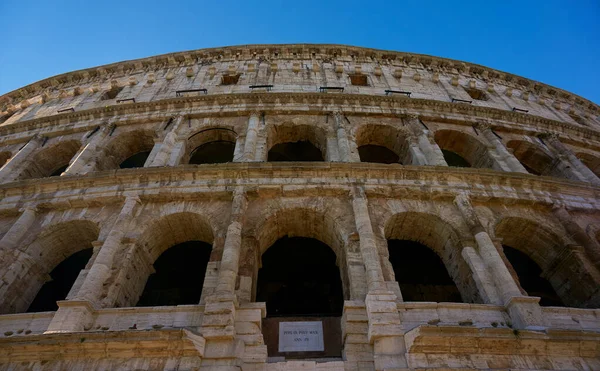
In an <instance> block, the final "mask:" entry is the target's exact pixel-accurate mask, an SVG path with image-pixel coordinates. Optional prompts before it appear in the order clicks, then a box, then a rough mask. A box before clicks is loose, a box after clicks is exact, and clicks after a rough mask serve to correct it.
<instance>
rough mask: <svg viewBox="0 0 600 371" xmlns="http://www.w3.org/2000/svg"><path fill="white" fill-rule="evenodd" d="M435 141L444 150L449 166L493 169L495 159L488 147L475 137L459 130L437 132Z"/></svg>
mask: <svg viewBox="0 0 600 371" xmlns="http://www.w3.org/2000/svg"><path fill="white" fill-rule="evenodd" d="M434 140H435V142H436V143H437V145H438V146H439V147H440V149H441V150H442V153H443V154H444V159H445V160H446V162H447V163H448V166H455V167H476V168H490V169H491V168H492V166H493V159H492V157H491V156H490V154H489V152H488V149H487V146H486V145H485V144H484V143H483V142H481V141H480V140H479V139H478V138H476V137H474V136H473V135H470V134H467V133H465V132H462V131H458V130H447V129H442V130H437V131H436V132H435V135H434Z"/></svg>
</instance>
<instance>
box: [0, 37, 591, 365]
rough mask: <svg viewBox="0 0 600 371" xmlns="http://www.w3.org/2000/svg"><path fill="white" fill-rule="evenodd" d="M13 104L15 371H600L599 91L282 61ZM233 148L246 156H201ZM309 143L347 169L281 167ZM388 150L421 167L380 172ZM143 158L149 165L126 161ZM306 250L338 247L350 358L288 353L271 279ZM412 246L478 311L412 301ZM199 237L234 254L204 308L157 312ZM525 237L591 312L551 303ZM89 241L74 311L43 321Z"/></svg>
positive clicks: (277, 54)
mask: <svg viewBox="0 0 600 371" xmlns="http://www.w3.org/2000/svg"><path fill="white" fill-rule="evenodd" d="M237 74H239V75H240V76H239V80H238V82H237V84H234V85H223V84H222V82H223V79H222V78H223V76H230V75H237ZM355 75H360V76H363V77H366V80H367V83H368V86H356V85H352V83H351V77H353V76H355ZM250 85H272V87H271V88H269V89H268V90H267V89H266V88H251V87H250ZM321 87H343V88H344V90H343V92H342V91H340V90H331V89H329V90H328V89H324V91H323V92H320V91H319V89H320V88H321ZM194 89H207V90H206V92H204V91H192V92H189V91H188V92H184V90H194ZM386 90H388V92H386ZM390 91H396V92H390ZM399 91H402V92H410V97H409V96H407V95H406V94H403V93H398V92H399ZM115 93H116V95H115ZM482 95H484V96H485V99H476V98H482ZM465 101H467V102H465ZM469 102H470V103H469ZM0 110H1V111H2V116H1V118H0V121H2V123H1V124H0V161H4V165H3V166H2V168H1V169H0V182H1V184H0V192H1V195H2V201H1V202H0V277H1V280H0V311H1V313H2V315H0V343H1V344H2V345H1V346H0V369H2V370H3V369H6V370H9V369H10V370H13V369H45V370H54V369H107V370H108V369H168V370H171V369H180V370H182V369H190V370H192V369H214V370H224V371H225V370H234V369H235V370H239V369H240V368H241V369H244V370H257V371H258V370H262V371H264V370H282V371H283V370H297V369H336V370H341V369H345V370H357V371H358V370H384V369H507V368H511V369H536V370H548V369H555V370H558V369H600V361H599V359H600V309H598V308H600V271H599V269H600V245H599V244H600V241H599V237H600V216H599V214H598V210H599V209H600V201H599V197H598V196H599V193H600V188H598V187H599V185H600V179H599V178H598V175H599V174H598V164H599V163H600V154H599V153H600V121H599V119H598V112H599V110H598V106H596V105H595V104H593V103H591V102H589V101H586V100H584V99H583V98H580V97H577V96H574V95H572V94H570V93H568V92H564V91H561V90H559V89H556V88H553V87H549V86H546V85H543V84H540V83H537V82H533V81H529V80H526V79H524V78H521V77H517V76H513V75H510V74H506V73H503V72H499V71H494V70H491V69H487V68H485V67H481V66H476V65H472V64H467V63H463V62H457V61H451V60H444V59H440V58H436V57H429V56H421V55H410V54H405V53H396V52H387V51H377V50H370V49H362V48H354V47H344V46H329V45H281V46H272V45H269V46H247V47H231V48H222V49H210V50H199V51H194V52H186V53H176V54H170V55H165V56H157V57H152V58H147V59H143V60H136V61H129V62H122V63H117V64H114V65H109V66H103V67H99V68H95V69H88V70H83V71H76V72H72V73H69V74H65V75H61V76H57V77H53V78H50V79H47V80H43V81H40V82H38V83H35V84H32V85H30V86H27V87H24V88H22V89H19V90H17V91H15V92H11V93H8V94H6V95H4V96H2V97H0ZM524 110H527V112H524ZM218 140H226V141H232V142H235V150H234V154H233V160H232V162H230V163H226V164H212V165H189V164H188V162H189V159H190V155H191V153H192V151H193V150H194V149H196V148H197V147H198V146H200V145H202V144H205V143H210V142H213V141H218ZM301 140H302V141H310V142H311V143H312V144H314V145H315V146H316V147H317V148H318V149H319V150H320V151H321V153H322V155H323V158H324V159H325V161H324V162H305V163H300V162H298V163H270V162H267V161H266V160H267V156H268V151H269V149H271V148H272V147H273V146H274V145H276V144H279V143H285V142H296V141H301ZM367 144H374V145H380V146H384V147H387V148H388V149H390V150H391V151H393V152H394V153H396V155H398V157H399V159H400V161H399V162H400V163H399V164H389V165H385V164H376V163H361V162H360V156H359V152H358V148H359V147H360V146H362V145H367ZM442 150H449V151H452V152H455V153H457V154H459V155H461V156H462V157H463V158H464V159H466V160H467V161H468V162H469V163H470V164H471V166H472V167H471V168H456V167H448V166H447V163H446V160H445V158H444V156H443V154H442ZM139 152H150V155H149V157H148V159H147V160H146V163H145V164H144V167H143V168H136V169H119V164H120V163H121V162H122V161H123V160H125V159H127V158H128V157H130V156H131V155H134V154H136V153H139ZM63 167H66V168H65V170H64V171H63V172H62V174H61V175H60V176H52V177H49V175H51V174H53V173H54V172H56V171H57V170H59V169H61V168H63ZM529 171H531V172H536V173H539V174H541V176H537V175H532V174H530V173H529ZM284 236H301V237H311V238H316V239H318V240H320V241H322V242H324V243H326V244H327V245H328V246H329V247H331V249H332V250H333V251H334V252H335V254H336V257H337V263H336V264H337V266H338V267H339V269H340V275H341V279H342V283H343V290H344V299H345V304H344V313H343V316H342V318H341V319H340V321H341V328H342V344H343V352H342V356H341V358H340V359H326V360H319V362H316V361H315V360H313V359H310V360H303V361H302V360H300V361H299V360H295V361H290V360H287V361H285V360H282V359H268V357H267V349H266V345H265V340H264V338H263V334H262V331H261V326H262V325H261V324H262V318H264V317H265V316H266V315H267V313H266V312H265V305H264V303H257V302H255V298H256V281H257V274H258V269H259V268H260V264H261V255H262V253H264V252H265V251H266V250H267V249H268V248H269V247H270V246H271V245H272V244H273V243H274V242H275V241H277V240H278V239H279V238H281V237H284ZM388 239H405V240H412V241H417V242H420V243H422V244H424V245H426V246H427V247H429V248H430V249H432V250H433V251H434V252H435V253H436V254H437V255H438V256H439V257H440V258H441V259H442V261H443V263H444V265H445V267H446V269H447V270H448V273H449V274H450V276H451V278H452V280H453V281H454V283H455V284H456V286H457V288H458V290H459V292H460V295H461V297H462V301H463V303H433V302H405V301H404V300H403V298H402V292H401V290H400V287H399V285H398V283H397V282H396V280H395V275H394V270H393V267H392V266H391V263H390V261H389V259H388V248H387V240H388ZM190 240H198V241H203V242H206V243H208V244H211V245H212V247H213V248H212V254H211V257H210V261H209V263H208V267H207V271H206V276H205V279H204V283H203V288H202V296H201V299H200V302H199V303H198V305H181V306H165V307H146V308H141V307H134V306H135V305H136V303H137V301H138V299H139V297H140V295H141V294H142V291H143V289H144V286H145V284H146V280H147V278H148V276H149V275H150V274H151V273H152V272H153V263H154V262H155V261H156V259H157V258H158V257H159V256H160V255H161V253H163V252H164V251H166V250H167V249H169V248H170V247H172V246H174V245H176V244H178V243H181V242H185V241H190ZM502 244H505V245H509V246H512V247H514V248H516V249H518V250H520V251H522V252H524V253H525V254H527V255H528V256H529V257H530V258H531V259H533V260H534V261H535V262H536V263H537V264H538V265H539V267H540V268H541V270H542V276H543V277H544V278H546V279H547V280H548V281H549V282H550V283H551V285H552V286H553V288H554V290H555V291H556V293H557V295H558V296H559V297H560V299H561V300H562V301H563V302H564V303H565V304H566V305H567V307H564V308H563V307H540V305H539V303H538V301H539V298H536V297H530V296H528V295H527V292H526V291H525V290H523V288H522V287H521V286H520V283H519V280H518V277H517V276H516V273H515V271H514V269H513V267H512V266H511V265H510V263H509V262H508V260H507V258H506V256H505V255H504V252H503V249H502ZM82 246H92V247H93V249H94V253H93V256H92V258H91V259H90V261H89V262H88V264H87V266H86V267H85V269H83V270H82V271H81V273H80V274H79V277H78V278H77V280H76V282H75V284H74V285H73V287H72V288H71V291H70V292H69V294H68V296H67V297H66V298H65V300H64V301H61V302H59V303H58V304H59V309H58V310H57V311H56V312H44V313H23V312H25V311H26V310H27V308H28V307H29V305H30V304H31V301H32V300H33V298H34V297H35V295H36V293H37V292H38V290H39V289H40V287H41V286H42V285H43V283H44V282H46V281H47V280H48V279H49V276H48V274H49V273H50V271H52V269H53V268H54V267H55V266H56V265H58V264H59V263H60V262H61V261H62V260H64V259H65V258H67V257H68V256H70V255H71V254H73V253H75V252H76V251H77V249H80V248H82ZM199 284H200V283H199Z"/></svg>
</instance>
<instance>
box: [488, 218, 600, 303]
mask: <svg viewBox="0 0 600 371" xmlns="http://www.w3.org/2000/svg"><path fill="white" fill-rule="evenodd" d="M494 231H495V235H496V237H498V238H501V239H502V244H503V246H507V247H509V249H508V250H509V251H512V250H516V251H518V252H520V253H522V254H524V255H526V256H527V259H531V261H532V262H533V263H535V265H537V266H538V267H539V269H540V270H539V271H538V277H540V278H541V279H543V280H547V281H548V282H549V283H550V285H551V286H552V288H553V291H554V293H556V295H558V297H559V298H560V301H562V303H564V304H565V305H568V306H572V307H589V306H594V305H597V303H596V302H597V300H598V297H597V294H598V290H599V288H600V286H599V283H598V282H597V281H596V280H595V277H596V276H597V275H598V274H597V272H596V273H594V272H592V271H590V269H592V270H593V269H594V268H593V267H590V266H589V264H586V263H585V262H583V261H582V260H580V258H579V257H580V256H581V255H579V254H577V253H575V254H571V253H569V252H568V251H569V247H568V245H569V242H568V241H567V240H565V239H564V238H563V237H562V236H561V235H558V234H557V233H555V232H556V231H555V230H552V229H550V228H549V227H546V226H543V225H541V224H539V223H538V222H536V221H533V220H530V219H526V218H522V217H515V216H509V217H505V218H503V219H501V220H500V221H499V222H498V223H497V224H496V226H495V230H494ZM511 249H512V250H511ZM511 254H512V256H513V260H511ZM505 256H506V257H507V259H508V261H509V263H510V265H509V269H512V270H513V272H515V273H516V276H517V277H518V281H521V278H522V277H523V274H524V272H523V271H521V272H520V271H519V268H518V267H519V266H521V267H523V266H525V267H529V270H530V271H531V269H534V268H531V266H532V265H531V263H527V259H524V258H523V257H522V256H520V254H518V253H512V252H509V253H508V254H506V251H505ZM515 256H517V258H515ZM513 262H514V263H515V265H517V266H516V267H515V266H513ZM528 264H529V265H528ZM519 273H521V274H519ZM528 274H531V273H528ZM530 280H531V277H523V281H525V282H521V286H522V288H523V289H524V290H525V291H527V289H528V288H529V289H530V290H531V289H534V290H537V288H535V287H533V288H532V287H529V286H528V283H527V282H529V281H530ZM538 282H540V280H539V279H538ZM538 293H539V292H538ZM542 293H544V292H542ZM547 297H548V298H549V299H550V298H552V293H548V295H547ZM548 302H549V301H548V300H545V301H544V302H543V303H542V304H547V303H548ZM554 304H556V302H554Z"/></svg>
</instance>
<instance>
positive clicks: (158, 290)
mask: <svg viewBox="0 0 600 371" xmlns="http://www.w3.org/2000/svg"><path fill="white" fill-rule="evenodd" d="M211 251H212V246H211V245H210V244H208V243H206V242H202V241H188V242H184V243H180V244H178V245H175V246H173V247H171V248H170V249H168V250H167V251H165V252H164V253H162V254H161V255H160V256H159V257H158V259H156V261H155V262H154V270H155V273H153V274H151V275H150V277H149V278H148V281H147V282H146V287H144V292H143V293H142V296H141V297H140V300H139V301H138V303H137V306H138V307H152V306H164V305H185V304H198V303H199V302H200V296H201V294H202V286H203V283H204V276H205V274H206V266H207V264H208V261H209V259H210V253H211Z"/></svg>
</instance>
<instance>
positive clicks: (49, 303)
mask: <svg viewBox="0 0 600 371" xmlns="http://www.w3.org/2000/svg"><path fill="white" fill-rule="evenodd" d="M92 253H93V249H91V248H90V249H85V250H81V251H78V252H76V253H74V254H73V255H71V256H69V257H68V258H66V259H65V260H63V261H62V262H61V263H60V264H58V265H57V266H56V267H55V268H54V269H53V270H52V272H50V277H51V280H50V281H48V282H46V283H45V284H44V285H43V286H42V288H41V289H40V291H39V292H38V293H37V295H36V296H35V298H34V299H33V302H31V305H30V306H29V309H27V312H47V311H55V310H57V309H58V305H57V304H56V302H57V301H59V300H64V299H65V298H66V297H67V295H68V294H69V291H70V290H71V287H72V286H73V284H74V283H75V280H76V279H77V277H78V276H79V272H81V270H82V269H84V268H85V266H86V265H87V263H88V261H89V260H90V258H91V257H92Z"/></svg>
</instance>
